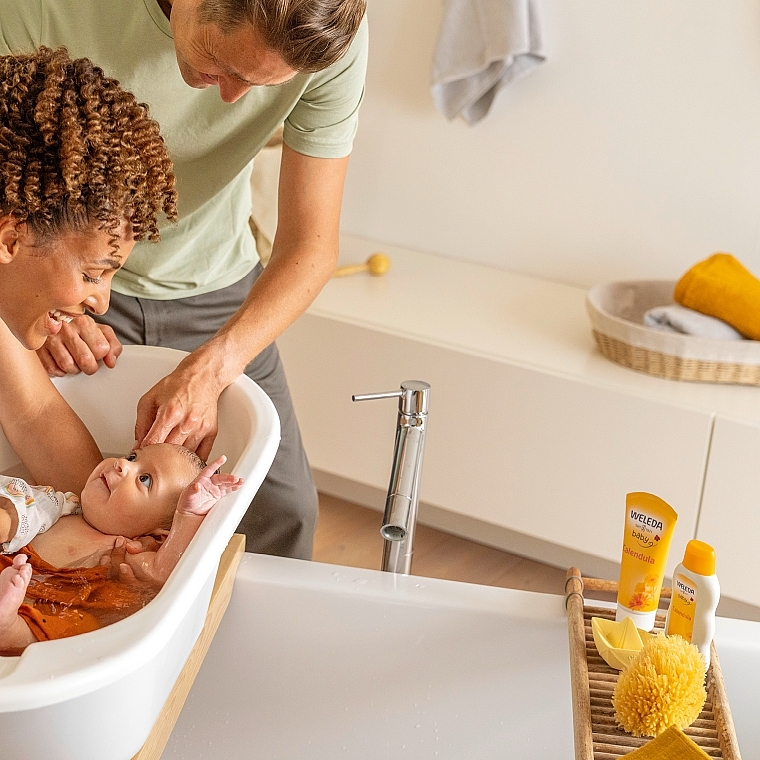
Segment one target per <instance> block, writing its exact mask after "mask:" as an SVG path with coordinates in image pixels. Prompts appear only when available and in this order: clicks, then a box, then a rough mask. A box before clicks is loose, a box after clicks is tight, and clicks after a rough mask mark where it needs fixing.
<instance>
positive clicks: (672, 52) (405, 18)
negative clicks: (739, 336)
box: [343, 0, 760, 285]
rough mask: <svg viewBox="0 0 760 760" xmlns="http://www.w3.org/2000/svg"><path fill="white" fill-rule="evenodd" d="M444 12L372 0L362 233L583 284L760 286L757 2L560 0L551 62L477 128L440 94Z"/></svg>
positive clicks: (353, 222)
mask: <svg viewBox="0 0 760 760" xmlns="http://www.w3.org/2000/svg"><path fill="white" fill-rule="evenodd" d="M443 6H444V3H443V2H442V0H369V17H370V25H371V51H370V65H369V74H368V81H367V96H366V100H365V103H364V105H363V107H362V114H361V125H360V130H359V135H358V136H357V140H356V144H355V149H354V154H353V157H352V160H351V166H350V169H349V179H348V185H347V190H346V199H345V203H344V212H343V229H344V230H345V231H346V232H349V233H353V234H355V235H360V236H364V237H368V238H374V239H377V240H382V241H386V242H389V243H395V244H398V245H402V246H407V247H410V248H416V249H419V250H427V251H432V252H436V253H441V254H444V255H448V256H453V257H456V258H464V259H472V260H475V261H480V262H483V263H489V264H494V265H496V266H498V267H501V268H504V269H511V270H515V271H520V272H525V273H529V274H534V275H538V276H541V277H546V278H549V279H554V280H561V281H565V282H570V283H575V284H579V285H591V284H592V283H594V282H598V281H602V280H612V279H625V278H659V277H662V278H674V279H675V278H677V277H678V276H680V274H681V273H682V272H683V271H685V270H686V269H687V268H688V267H689V266H690V265H691V264H692V263H694V262H695V261H697V260H699V259H701V258H704V257H705V256H707V255H709V254H710V253H712V252H713V251H716V250H727V251H731V252H733V253H734V254H736V255H737V256H738V257H739V258H740V259H741V260H742V261H744V263H745V264H746V265H747V266H749V267H750V269H753V270H754V271H755V273H757V274H758V275H760V248H759V246H760V241H759V240H758V236H759V234H760V5H759V4H758V3H757V2H755V0H725V1H721V0H667V2H662V0H636V2H631V0H542V2H541V7H542V17H543V21H544V28H545V37H546V51H547V53H548V61H547V62H546V63H545V64H543V65H542V66H540V67H539V68H538V69H537V70H535V71H534V72H533V73H532V74H530V75H529V76H528V77H527V78H525V79H523V80H521V81H519V82H517V83H514V84H512V85H511V86H510V87H508V88H507V89H506V90H504V91H502V93H501V94H500V95H499V97H498V98H497V101H496V103H495V106H494V108H493V110H492V112H491V114H490V115H489V116H488V117H487V118H486V119H485V120H484V121H483V122H481V123H480V124H479V125H477V126H475V127H468V126H466V125H465V124H464V122H461V121H455V122H452V123H449V122H447V121H446V120H445V119H444V117H443V116H442V115H440V114H439V113H438V112H437V111H436V110H435V109H434V107H433V104H432V100H431V97H430V92H429V71H430V61H431V57H432V52H433V47H434V44H435V39H436V35H437V31H438V26H439V22H440V19H441V14H442V11H443Z"/></svg>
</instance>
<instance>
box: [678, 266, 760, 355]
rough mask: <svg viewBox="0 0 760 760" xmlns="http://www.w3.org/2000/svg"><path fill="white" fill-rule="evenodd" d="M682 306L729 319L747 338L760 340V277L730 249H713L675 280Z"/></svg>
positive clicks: (727, 320) (725, 320) (730, 323)
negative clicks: (723, 250) (726, 250)
mask: <svg viewBox="0 0 760 760" xmlns="http://www.w3.org/2000/svg"><path fill="white" fill-rule="evenodd" d="M674 298H675V299H676V301H678V303H680V304H681V305H682V306H686V307H687V308H688V309H694V311H701V312H702V314H708V315H709V316H711V317H717V318H718V319H722V320H723V321H724V322H728V324H729V325H731V327H734V328H735V329H737V330H738V331H739V332H740V333H741V334H742V335H743V336H744V337H745V338H751V339H752V340H760V280H758V279H757V277H755V276H754V275H753V274H752V273H751V272H750V271H748V270H747V269H745V268H744V267H743V266H742V265H741V263H740V262H739V261H737V259H735V258H734V257H733V256H732V255H731V254H730V253H714V254H713V255H712V256H710V258H709V259H705V260H704V261H700V262H699V264H695V265H694V266H693V267H692V268H691V269H690V270H689V271H688V272H687V273H686V274H685V275H684V276H683V277H682V278H681V279H680V280H679V281H678V283H677V284H676V289H675V293H674Z"/></svg>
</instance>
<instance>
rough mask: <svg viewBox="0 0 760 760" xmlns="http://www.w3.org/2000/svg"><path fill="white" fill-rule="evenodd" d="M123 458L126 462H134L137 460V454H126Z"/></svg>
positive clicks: (134, 452)
mask: <svg viewBox="0 0 760 760" xmlns="http://www.w3.org/2000/svg"><path fill="white" fill-rule="evenodd" d="M124 458H125V459H126V460H127V462H134V461H135V459H137V452H136V451H132V452H130V453H129V454H127V456H126V457H124Z"/></svg>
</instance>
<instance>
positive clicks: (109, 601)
mask: <svg viewBox="0 0 760 760" xmlns="http://www.w3.org/2000/svg"><path fill="white" fill-rule="evenodd" d="M19 554H26V555H27V557H28V558H29V560H28V561H29V564H30V565H31V566H32V571H33V572H32V580H31V581H30V583H29V588H28V589H27V592H26V598H25V599H24V604H22V605H21V607H20V608H19V611H18V614H19V615H20V616H21V617H22V618H23V619H24V622H25V623H26V624H27V625H28V626H29V628H30V629H31V631H32V634H33V635H34V637H35V638H36V639H37V640H38V641H49V640H50V639H62V638H65V637H67V636H76V635H77V634H79V633H87V632H88V631H94V630H96V629H98V628H102V627H103V626H106V625H110V624H111V623H115V622H116V621H117V620H121V619H122V618H125V617H127V616H128V615H131V614H132V613H133V612H137V610H139V609H141V608H142V607H144V606H145V605H146V604H147V603H148V602H149V601H150V600H151V599H153V597H154V596H155V595H156V594H157V593H158V590H157V589H156V588H155V587H153V586H151V585H150V584H147V583H141V582H139V581H138V582H136V583H134V582H133V583H130V584H126V583H122V582H121V581H118V580H114V579H112V578H110V577H109V574H110V569H109V568H108V567H103V566H98V567H73V568H60V567H54V566H53V565H51V564H49V563H47V562H45V560H44V559H42V557H40V555H39V554H37V552H36V551H34V549H32V547H31V546H25V547H24V548H23V549H21V550H20V551H19ZM12 564H13V556H11V555H8V554H0V569H3V568H5V567H9V566H10V565H12Z"/></svg>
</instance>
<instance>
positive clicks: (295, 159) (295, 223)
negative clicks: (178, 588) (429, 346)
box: [135, 146, 348, 458]
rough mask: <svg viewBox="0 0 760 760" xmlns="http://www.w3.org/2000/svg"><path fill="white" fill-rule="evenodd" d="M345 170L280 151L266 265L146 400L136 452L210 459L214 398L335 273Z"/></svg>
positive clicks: (336, 162) (342, 163)
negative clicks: (162, 444) (174, 449)
mask: <svg viewBox="0 0 760 760" xmlns="http://www.w3.org/2000/svg"><path fill="white" fill-rule="evenodd" d="M347 166H348V157H346V158H338V159H327V158H313V157H310V156H304V155H302V154H300V153H297V152H296V151H294V150H292V149H291V148H288V147H287V146H284V147H283V155H282V166H281V169H280V189H279V219H278V225H277V234H276V236H275V241H274V245H273V248H272V257H271V259H270V261H269V264H268V265H267V267H266V269H265V270H264V271H263V272H262V274H261V275H260V276H259V278H258V280H257V281H256V283H255V284H254V286H253V288H252V289H251V291H250V293H249V294H248V297H247V298H246V300H245V301H244V303H243V305H242V306H241V308H240V309H239V310H238V311H237V312H236V313H235V314H234V315H233V316H232V318H231V319H230V320H229V321H228V322H227V324H225V325H224V327H222V329H221V330H219V332H218V333H217V334H216V335H215V336H214V337H213V338H212V339H211V340H209V341H207V342H206V343H204V344H203V345H202V346H200V347H199V348H197V349H196V350H195V351H193V352H192V353H191V354H190V355H189V356H188V357H187V358H185V359H184V360H183V361H182V362H181V363H180V365H179V366H178V367H177V369H176V370H175V371H174V372H172V374H171V375H169V376H168V377H166V378H164V379H163V380H161V381H160V382H159V383H158V384H157V385H156V386H154V387H153V388H152V389H151V390H150V391H148V393H147V394H146V395H145V396H143V398H142V399H141V401H140V405H139V407H138V414H137V425H136V428H135V436H136V438H137V441H138V442H139V443H140V444H141V445H146V444H149V443H156V442H159V441H164V440H166V441H168V442H170V443H182V444H184V445H185V446H187V447H188V448H191V449H196V448H197V450H198V454H199V455H200V456H201V457H204V458H205V456H207V455H208V454H209V452H210V450H211V444H212V443H213V439H214V437H215V435H216V422H215V421H216V403H217V399H218V397H219V394H220V393H221V392H222V391H223V390H224V389H225V388H226V387H227V386H228V385H230V384H231V383H232V382H234V380H235V379H236V378H237V377H238V376H239V375H240V374H241V373H242V372H243V370H244V369H245V367H246V365H247V364H248V363H249V362H251V361H252V360H253V359H254V358H255V357H256V356H257V355H258V354H259V353H260V352H261V351H262V350H263V349H264V348H266V347H267V346H268V345H269V344H270V343H272V342H273V341H274V340H275V339H276V338H277V337H278V336H279V335H280V334H281V333H282V332H283V331H284V330H285V329H286V328H287V327H288V326H289V325H290V324H292V323H293V322H294V321H295V320H296V319H297V318H298V317H299V316H300V315H301V314H303V312H304V311H306V309H307V308H308V306H309V305H310V304H311V302H312V301H313V300H314V299H315V298H316V296H317V294H318V293H319V292H320V290H321V289H322V287H323V286H324V284H325V283H326V282H327V280H328V279H329V278H330V276H331V275H332V273H333V271H334V270H335V265H336V262H337V258H338V252H339V232H340V209H341V203H342V199H343V185H344V181H345V176H346V169H347Z"/></svg>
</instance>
